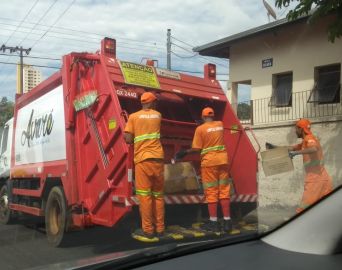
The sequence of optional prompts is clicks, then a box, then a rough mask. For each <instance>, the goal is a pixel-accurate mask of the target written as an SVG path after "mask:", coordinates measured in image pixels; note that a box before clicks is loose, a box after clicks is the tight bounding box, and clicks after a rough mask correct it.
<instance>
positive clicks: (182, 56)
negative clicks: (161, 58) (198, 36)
mask: <svg viewBox="0 0 342 270" xmlns="http://www.w3.org/2000/svg"><path fill="white" fill-rule="evenodd" d="M171 53H172V54H174V55H175V56H177V57H179V58H193V57H195V56H197V54H194V55H190V56H185V55H179V54H177V53H175V52H174V51H171Z"/></svg>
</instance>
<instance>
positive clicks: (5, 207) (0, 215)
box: [0, 184, 14, 224]
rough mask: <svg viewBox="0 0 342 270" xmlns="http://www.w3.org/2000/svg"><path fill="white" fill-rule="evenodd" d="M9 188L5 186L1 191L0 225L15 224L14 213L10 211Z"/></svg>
mask: <svg viewBox="0 0 342 270" xmlns="http://www.w3.org/2000/svg"><path fill="white" fill-rule="evenodd" d="M8 197H9V194H8V187H7V184H4V185H3V186H2V187H1V189H0V223H1V224H10V223H11V222H13V219H14V218H13V211H11V210H10V209H9V200H8Z"/></svg>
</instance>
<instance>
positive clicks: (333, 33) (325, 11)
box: [275, 0, 342, 42]
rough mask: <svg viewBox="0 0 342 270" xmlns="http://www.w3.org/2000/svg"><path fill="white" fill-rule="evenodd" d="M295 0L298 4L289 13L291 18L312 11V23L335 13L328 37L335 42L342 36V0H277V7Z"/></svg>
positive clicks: (288, 15)
mask: <svg viewBox="0 0 342 270" xmlns="http://www.w3.org/2000/svg"><path fill="white" fill-rule="evenodd" d="M295 1H296V2H298V4H297V5H296V7H295V8H294V9H292V10H290V11H289V13H288V14H287V18H288V19H289V20H295V19H297V18H299V17H301V16H305V15H308V14H309V13H310V11H312V14H311V15H310V18H309V22H310V23H314V22H316V21H317V19H319V18H321V17H324V16H326V15H329V14H335V17H334V20H333V22H332V23H331V24H330V25H329V27H328V39H329V40H330V41H331V42H334V41H335V39H336V38H340V37H341V36H342V0H276V1H275V5H276V7H277V8H282V7H287V6H288V5H289V4H290V3H291V2H295Z"/></svg>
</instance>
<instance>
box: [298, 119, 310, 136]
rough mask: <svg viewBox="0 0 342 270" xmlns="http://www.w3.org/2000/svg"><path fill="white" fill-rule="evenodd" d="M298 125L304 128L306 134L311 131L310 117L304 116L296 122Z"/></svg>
mask: <svg viewBox="0 0 342 270" xmlns="http://www.w3.org/2000/svg"><path fill="white" fill-rule="evenodd" d="M296 127H299V128H301V129H303V130H304V132H305V133H306V134H310V133H311V130H310V128H311V122H310V121H309V120H308V119H305V118H302V119H300V120H298V121H297V122H296Z"/></svg>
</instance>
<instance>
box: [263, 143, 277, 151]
mask: <svg viewBox="0 0 342 270" xmlns="http://www.w3.org/2000/svg"><path fill="white" fill-rule="evenodd" d="M265 147H266V149H274V148H276V147H277V146H276V145H274V144H272V143H269V142H266V143H265Z"/></svg>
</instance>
